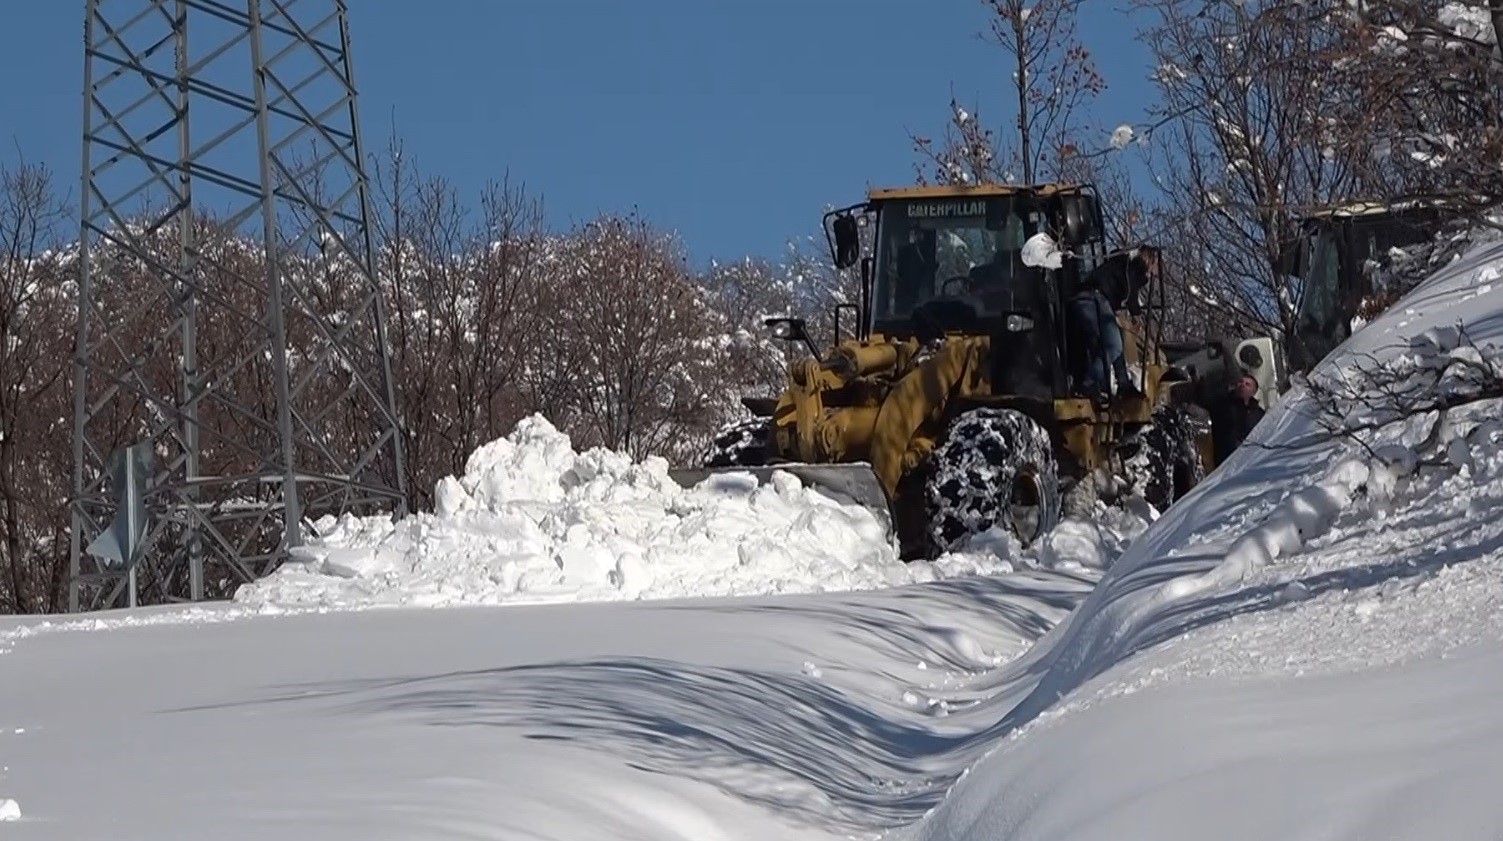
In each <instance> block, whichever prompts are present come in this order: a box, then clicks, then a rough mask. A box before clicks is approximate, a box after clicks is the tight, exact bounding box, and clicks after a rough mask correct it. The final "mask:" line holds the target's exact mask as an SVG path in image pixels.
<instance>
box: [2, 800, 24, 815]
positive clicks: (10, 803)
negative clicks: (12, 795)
mask: <svg viewBox="0 0 1503 841" xmlns="http://www.w3.org/2000/svg"><path fill="white" fill-rule="evenodd" d="M20 819H21V804H19V803H17V802H16V801H14V800H10V799H7V798H4V797H0V821H18V820H20Z"/></svg>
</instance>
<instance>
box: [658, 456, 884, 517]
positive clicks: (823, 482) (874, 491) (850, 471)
mask: <svg viewBox="0 0 1503 841" xmlns="http://www.w3.org/2000/svg"><path fill="white" fill-rule="evenodd" d="M779 472H782V473H788V474H791V475H793V476H796V477H798V479H799V481H801V482H803V483H804V485H805V486H806V487H809V488H812V489H813V490H816V491H818V492H820V493H822V494H824V495H825V496H828V497H830V498H832V499H835V500H837V501H839V502H854V503H856V504H858V505H860V506H862V507H864V508H866V509H868V510H870V511H871V512H872V513H873V514H875V515H876V517H877V520H878V521H879V522H881V523H882V526H883V527H884V528H886V529H887V531H888V533H889V534H891V532H892V509H891V508H890V507H889V506H888V502H887V494H886V493H885V492H884V491H883V490H882V484H881V483H880V482H879V481H877V474H876V473H875V472H874V471H873V470H872V468H871V465H869V464H866V463H864V462H852V463H844V464H804V463H799V462H788V463H783V464H768V465H758V466H755V467H748V466H742V465H735V466H730V467H686V468H677V469H673V470H669V471H668V477H669V478H671V479H672V480H673V481H675V482H677V483H678V484H679V485H681V486H683V487H686V488H692V487H694V486H695V485H698V484H699V483H700V482H703V481H704V480H706V479H708V478H710V477H712V476H718V475H746V474H750V475H751V476H752V477H754V478H755V479H756V480H757V484H759V485H765V484H767V483H768V481H769V480H770V479H771V478H772V475H773V474H774V473H779Z"/></svg>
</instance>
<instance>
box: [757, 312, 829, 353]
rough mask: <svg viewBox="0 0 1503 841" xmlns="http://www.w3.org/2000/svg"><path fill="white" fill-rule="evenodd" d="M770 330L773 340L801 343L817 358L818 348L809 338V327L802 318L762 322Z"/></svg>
mask: <svg viewBox="0 0 1503 841" xmlns="http://www.w3.org/2000/svg"><path fill="white" fill-rule="evenodd" d="M762 323H763V324H765V325H767V326H768V327H769V328H770V329H771V330H772V337H773V338H774V339H782V340H784V341H788V342H803V343H804V346H805V347H807V348H809V353H811V354H813V355H814V356H819V347H818V346H816V345H815V344H814V340H813V339H811V338H810V337H809V327H808V325H807V324H806V323H805V322H804V320H803V319H802V318H769V319H767V320H766V321H763V322H762Z"/></svg>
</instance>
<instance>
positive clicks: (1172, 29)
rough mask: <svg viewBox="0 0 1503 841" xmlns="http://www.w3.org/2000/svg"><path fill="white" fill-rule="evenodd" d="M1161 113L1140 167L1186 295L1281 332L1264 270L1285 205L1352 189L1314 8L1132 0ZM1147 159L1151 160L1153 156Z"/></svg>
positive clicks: (1270, 268)
mask: <svg viewBox="0 0 1503 841" xmlns="http://www.w3.org/2000/svg"><path fill="white" fill-rule="evenodd" d="M1137 6H1138V8H1139V9H1140V10H1141V11H1143V12H1145V13H1146V14H1147V15H1149V16H1150V18H1151V19H1152V20H1153V21H1154V22H1153V25H1152V26H1151V27H1150V28H1149V30H1148V31H1147V32H1146V33H1145V34H1146V37H1147V41H1148V43H1149V46H1150V47H1151V49H1152V50H1153V54H1154V56H1155V59H1156V61H1157V63H1158V70H1157V72H1156V73H1155V76H1154V78H1155V80H1156V82H1157V84H1158V87H1159V91H1160V94H1161V97H1162V101H1161V103H1160V105H1159V106H1158V108H1157V109H1156V114H1157V115H1158V116H1159V117H1160V118H1161V119H1162V120H1163V121H1164V122H1165V126H1164V128H1162V129H1160V130H1159V132H1158V135H1161V136H1162V137H1163V138H1164V139H1156V141H1155V143H1154V150H1153V151H1154V154H1153V155H1152V156H1151V158H1150V160H1151V165H1152V168H1153V169H1154V170H1155V175H1154V177H1155V181H1156V183H1157V184H1158V185H1159V186H1160V188H1161V189H1162V190H1163V191H1164V193H1165V202H1164V210H1165V214H1166V216H1167V217H1168V221H1169V222H1172V224H1173V226H1174V228H1175V229H1176V231H1177V234H1178V235H1177V236H1176V237H1175V238H1174V240H1173V241H1171V242H1170V243H1168V244H1169V246H1170V248H1171V254H1170V256H1171V260H1172V261H1173V262H1174V263H1175V264H1176V265H1177V266H1179V267H1180V268H1181V269H1182V271H1183V273H1184V275H1185V277H1184V280H1185V282H1186V288H1187V289H1192V290H1193V291H1194V294H1192V295H1191V296H1190V299H1189V300H1190V301H1192V302H1194V303H1197V304H1198V305H1199V306H1202V307H1207V308H1210V309H1213V310H1220V311H1222V312H1223V313H1224V314H1226V315H1230V316H1231V317H1232V318H1234V319H1235V320H1236V321H1238V322H1240V323H1241V324H1243V325H1246V326H1247V328H1248V329H1251V330H1255V331H1258V332H1268V331H1271V332H1273V333H1275V334H1277V335H1285V334H1287V332H1288V331H1289V330H1291V329H1292V327H1293V324H1294V320H1295V315H1296V313H1297V312H1298V309H1299V297H1298V293H1299V290H1298V289H1297V287H1294V286H1293V285H1291V283H1290V281H1289V278H1287V277H1285V276H1283V275H1282V274H1281V273H1280V272H1278V271H1277V270H1276V269H1275V266H1276V261H1277V259H1278V257H1279V256H1280V254H1279V247H1280V243H1281V242H1282V241H1283V240H1284V238H1285V237H1286V236H1287V234H1288V233H1289V232H1290V230H1291V226H1292V220H1293V217H1294V215H1296V214H1298V213H1300V212H1303V211H1308V210H1314V209H1317V208H1320V207H1324V206H1326V205H1328V204H1330V203H1332V202H1333V201H1338V200H1340V199H1342V198H1343V197H1346V196H1348V195H1350V194H1352V193H1353V192H1354V191H1356V190H1359V189H1360V187H1361V178H1362V176H1363V174H1364V173H1363V170H1362V168H1361V167H1360V166H1358V165H1356V164H1354V159H1353V158H1352V157H1350V156H1346V155H1342V154H1339V153H1338V150H1337V149H1336V148H1335V146H1334V145H1333V144H1334V143H1335V142H1336V137H1335V133H1334V132H1333V130H1332V125H1331V123H1330V120H1329V117H1328V115H1330V114H1331V113H1332V112H1333V111H1334V110H1337V109H1339V108H1341V107H1342V106H1343V103H1344V102H1345V101H1347V100H1349V99H1350V98H1351V97H1352V93H1351V92H1350V91H1349V90H1347V89H1345V88H1343V87H1342V86H1341V85H1340V84H1338V83H1339V81H1340V79H1339V70H1338V69H1336V68H1335V67H1334V62H1335V59H1336V58H1337V57H1339V55H1341V51H1342V50H1343V49H1344V43H1343V40H1342V38H1341V35H1340V33H1338V32H1335V31H1334V30H1333V28H1332V27H1331V26H1329V25H1327V24H1326V23H1325V22H1324V20H1323V18H1322V16H1321V14H1320V11H1319V10H1315V9H1312V8H1310V6H1309V5H1308V4H1303V3H1295V2H1288V0H1248V2H1243V3H1217V4H1207V3H1204V2H1201V1H1200V0H1139V2H1138V3H1137ZM1154 158H1157V160H1154Z"/></svg>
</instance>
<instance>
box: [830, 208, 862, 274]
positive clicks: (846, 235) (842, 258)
mask: <svg viewBox="0 0 1503 841" xmlns="http://www.w3.org/2000/svg"><path fill="white" fill-rule="evenodd" d="M830 227H831V228H833V229H834V232H835V253H834V255H833V256H834V258H835V268H837V269H848V268H850V267H851V266H854V265H856V260H857V259H859V258H860V256H861V234H860V231H859V230H858V228H857V226H856V217H855V216H852V215H850V214H848V213H847V214H842V215H840V216H837V217H835V221H834V223H833V224H831V226H830Z"/></svg>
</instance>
